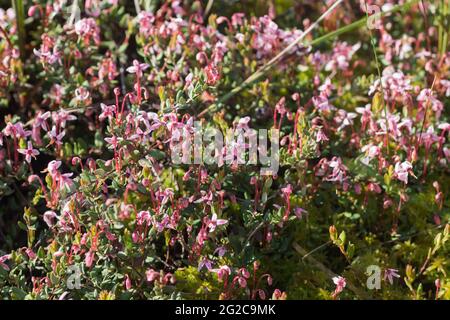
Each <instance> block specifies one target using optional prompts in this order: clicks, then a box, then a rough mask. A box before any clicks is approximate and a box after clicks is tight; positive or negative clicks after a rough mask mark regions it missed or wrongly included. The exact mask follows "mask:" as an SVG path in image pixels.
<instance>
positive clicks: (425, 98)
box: [417, 89, 444, 119]
mask: <svg viewBox="0 0 450 320" xmlns="http://www.w3.org/2000/svg"><path fill="white" fill-rule="evenodd" d="M417 101H419V102H421V104H422V106H423V107H426V106H427V105H430V106H431V108H432V110H433V111H434V112H435V113H436V118H438V119H439V117H440V116H441V113H442V110H443V109H444V104H443V103H442V102H441V101H439V100H438V99H437V98H436V97H435V96H434V95H433V91H432V90H431V89H423V90H422V91H420V94H419V96H418V97H417Z"/></svg>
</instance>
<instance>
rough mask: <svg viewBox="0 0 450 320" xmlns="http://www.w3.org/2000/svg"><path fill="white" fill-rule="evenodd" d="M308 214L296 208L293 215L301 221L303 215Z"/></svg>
mask: <svg viewBox="0 0 450 320" xmlns="http://www.w3.org/2000/svg"><path fill="white" fill-rule="evenodd" d="M305 213H308V211H306V210H305V209H303V208H300V207H297V208H295V209H294V214H295V216H296V217H297V218H298V219H302V218H303V214H305Z"/></svg>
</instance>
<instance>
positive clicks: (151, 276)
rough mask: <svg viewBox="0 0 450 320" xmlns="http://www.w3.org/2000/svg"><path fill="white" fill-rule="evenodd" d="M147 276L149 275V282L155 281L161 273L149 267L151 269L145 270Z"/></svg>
mask: <svg viewBox="0 0 450 320" xmlns="http://www.w3.org/2000/svg"><path fill="white" fill-rule="evenodd" d="M145 276H146V277H147V281H148V282H153V281H155V280H156V279H158V278H159V276H160V274H159V272H157V271H155V270H153V269H149V270H147V271H145Z"/></svg>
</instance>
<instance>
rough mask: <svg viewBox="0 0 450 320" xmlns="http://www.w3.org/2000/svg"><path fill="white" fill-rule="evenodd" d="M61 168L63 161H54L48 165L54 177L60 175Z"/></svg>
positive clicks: (48, 169) (49, 171)
mask: <svg viewBox="0 0 450 320" xmlns="http://www.w3.org/2000/svg"><path fill="white" fill-rule="evenodd" d="M60 166H61V161H58V160H52V161H50V162H49V163H48V165H47V171H48V173H49V174H50V175H51V176H52V177H53V176H55V175H56V174H57V173H58V169H59V167H60Z"/></svg>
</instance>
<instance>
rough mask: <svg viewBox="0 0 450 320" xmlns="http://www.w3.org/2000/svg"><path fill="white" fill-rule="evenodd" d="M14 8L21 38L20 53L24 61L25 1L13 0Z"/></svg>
mask: <svg viewBox="0 0 450 320" xmlns="http://www.w3.org/2000/svg"><path fill="white" fill-rule="evenodd" d="M12 6H13V8H14V12H15V14H16V22H17V34H18V37H19V52H20V57H21V58H22V59H24V58H25V37H26V34H25V9H24V6H23V0H12Z"/></svg>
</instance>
